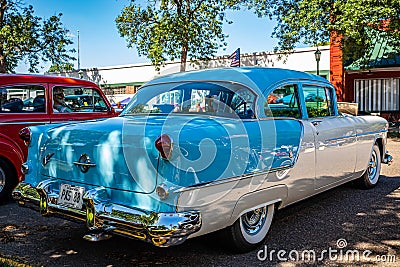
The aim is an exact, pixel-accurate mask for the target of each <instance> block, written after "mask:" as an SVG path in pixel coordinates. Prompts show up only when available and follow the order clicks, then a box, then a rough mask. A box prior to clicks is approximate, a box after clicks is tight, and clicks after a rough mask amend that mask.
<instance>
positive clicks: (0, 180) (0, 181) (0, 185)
mask: <svg viewBox="0 0 400 267" xmlns="http://www.w3.org/2000/svg"><path fill="white" fill-rule="evenodd" d="M5 185H6V174H5V173H4V171H3V169H2V168H0V192H1V191H3V189H4V186H5Z"/></svg>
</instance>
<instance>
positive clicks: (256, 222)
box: [225, 204, 275, 252]
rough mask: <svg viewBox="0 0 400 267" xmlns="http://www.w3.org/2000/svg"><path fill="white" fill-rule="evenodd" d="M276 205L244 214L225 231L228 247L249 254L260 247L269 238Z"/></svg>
mask: <svg viewBox="0 0 400 267" xmlns="http://www.w3.org/2000/svg"><path fill="white" fill-rule="evenodd" d="M274 212H275V204H270V205H268V206H266V207H261V208H257V209H254V210H251V211H248V212H246V213H244V214H243V215H242V216H240V218H239V219H237V221H236V222H235V223H234V224H233V225H232V226H230V227H228V228H227V229H225V231H226V234H227V239H228V242H227V245H229V246H230V247H231V248H232V249H233V250H235V251H237V252H248V251H251V250H253V249H256V248H257V247H259V246H260V245H261V244H262V243H263V242H264V240H265V238H266V237H267V234H268V231H269V229H270V227H271V223H272V218H273V217H274Z"/></svg>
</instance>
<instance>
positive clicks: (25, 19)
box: [0, 0, 75, 73]
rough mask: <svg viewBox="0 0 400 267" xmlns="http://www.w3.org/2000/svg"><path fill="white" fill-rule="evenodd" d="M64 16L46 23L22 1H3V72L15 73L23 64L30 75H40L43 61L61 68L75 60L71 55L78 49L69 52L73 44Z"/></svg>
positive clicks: (0, 9)
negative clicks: (65, 26) (39, 67)
mask: <svg viewBox="0 0 400 267" xmlns="http://www.w3.org/2000/svg"><path fill="white" fill-rule="evenodd" d="M61 16H62V14H61V13H60V14H58V15H57V16H51V17H50V18H49V19H47V20H44V19H42V18H40V17H37V16H35V15H34V10H33V7H32V6H30V5H29V6H24V5H23V4H22V3H21V2H20V1H19V0H0V73H7V72H14V69H15V68H16V67H17V65H18V63H19V62H21V61H25V62H26V63H27V64H28V65H29V71H30V72H38V66H39V65H40V62H49V61H50V62H51V63H52V65H59V66H61V65H63V64H66V63H68V61H70V60H74V58H73V57H72V56H70V55H69V53H72V52H74V51H75V50H74V49H70V50H68V49H67V46H68V45H70V44H72V41H71V40H70V39H69V37H68V32H69V31H68V30H67V29H64V28H63V27H62V23H61Z"/></svg>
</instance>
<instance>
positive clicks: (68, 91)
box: [0, 75, 116, 202]
mask: <svg viewBox="0 0 400 267" xmlns="http://www.w3.org/2000/svg"><path fill="white" fill-rule="evenodd" d="M53 90H58V91H60V92H62V94H64V96H62V95H60V98H63V97H64V98H65V97H68V95H76V93H80V94H83V93H85V95H86V96H88V97H89V96H90V98H91V99H92V98H93V99H95V100H96V101H97V103H100V104H99V105H101V106H102V108H101V109H98V108H97V106H93V105H91V109H90V110H87V111H88V112H80V110H76V109H74V110H72V109H71V110H70V111H71V112H69V113H62V112H58V111H56V110H55V109H53V104H54V100H55V97H54V96H53ZM115 115H116V114H115V112H114V111H113V109H112V108H111V106H110V103H109V102H108V100H107V99H106V97H105V96H104V94H103V92H102V91H101V90H100V89H99V87H98V86H97V85H96V84H94V83H92V82H88V81H84V80H77V79H71V78H62V77H50V76H39V75H0V202H1V201H3V200H4V199H5V198H7V197H11V192H12V190H13V189H14V187H15V186H16V185H17V183H18V182H20V181H22V177H23V175H22V173H21V164H22V163H23V162H25V160H26V156H27V147H26V145H25V144H24V142H23V141H22V140H21V139H20V138H19V136H18V134H19V131H20V130H21V129H22V128H24V127H26V126H29V125H38V124H51V123H60V122H66V121H75V120H87V119H97V118H102V117H112V116H115Z"/></svg>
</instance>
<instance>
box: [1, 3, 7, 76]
mask: <svg viewBox="0 0 400 267" xmlns="http://www.w3.org/2000/svg"><path fill="white" fill-rule="evenodd" d="M6 9H7V0H0V28H1V29H2V28H3V27H4V16H5V13H6ZM0 42H1V44H0V73H7V63H6V62H7V61H6V55H5V54H4V50H3V44H4V41H3V40H0Z"/></svg>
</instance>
